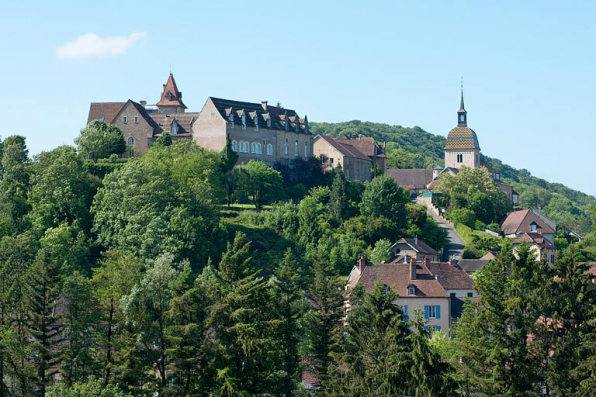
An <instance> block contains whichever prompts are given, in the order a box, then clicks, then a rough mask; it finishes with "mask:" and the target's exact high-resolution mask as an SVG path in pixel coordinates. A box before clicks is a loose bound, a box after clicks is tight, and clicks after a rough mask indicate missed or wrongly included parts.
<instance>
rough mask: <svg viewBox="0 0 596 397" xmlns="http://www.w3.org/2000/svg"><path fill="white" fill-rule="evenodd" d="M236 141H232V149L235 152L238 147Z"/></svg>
mask: <svg viewBox="0 0 596 397" xmlns="http://www.w3.org/2000/svg"><path fill="white" fill-rule="evenodd" d="M236 145H237V144H236V141H232V151H234V152H237V151H238V148H237V147H236Z"/></svg>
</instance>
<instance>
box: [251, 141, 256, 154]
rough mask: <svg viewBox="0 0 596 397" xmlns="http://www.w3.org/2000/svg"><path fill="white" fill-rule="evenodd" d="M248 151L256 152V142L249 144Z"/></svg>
mask: <svg viewBox="0 0 596 397" xmlns="http://www.w3.org/2000/svg"><path fill="white" fill-rule="evenodd" d="M250 152H251V153H256V152H257V144H256V143H254V142H253V143H252V145H250Z"/></svg>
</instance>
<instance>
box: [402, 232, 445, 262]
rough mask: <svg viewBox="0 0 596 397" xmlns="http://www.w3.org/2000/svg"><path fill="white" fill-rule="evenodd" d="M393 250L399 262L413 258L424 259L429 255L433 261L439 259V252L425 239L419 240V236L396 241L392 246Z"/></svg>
mask: <svg viewBox="0 0 596 397" xmlns="http://www.w3.org/2000/svg"><path fill="white" fill-rule="evenodd" d="M391 252H392V253H393V257H394V258H396V261H398V262H404V261H405V262H410V259H411V258H414V259H415V260H417V261H423V260H424V259H425V258H426V257H427V256H428V257H430V260H431V261H432V262H436V261H438V260H439V253H438V252H437V251H435V250H434V249H433V248H432V247H430V246H429V245H428V244H426V243H425V242H424V241H422V240H418V236H416V237H414V238H402V239H400V240H398V241H396V242H395V243H394V244H393V245H392V246H391Z"/></svg>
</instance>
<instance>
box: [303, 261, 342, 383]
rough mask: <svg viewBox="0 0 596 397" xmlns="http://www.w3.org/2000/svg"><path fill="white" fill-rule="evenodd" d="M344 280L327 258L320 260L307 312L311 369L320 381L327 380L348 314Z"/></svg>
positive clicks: (308, 361) (314, 271)
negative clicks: (346, 311) (343, 291)
mask: <svg viewBox="0 0 596 397" xmlns="http://www.w3.org/2000/svg"><path fill="white" fill-rule="evenodd" d="M342 290H343V288H342V281H341V280H340V278H339V275H338V274H337V272H336V270H335V269H334V268H333V266H331V265H330V264H329V263H327V262H326V261H324V260H317V261H316V262H315V264H314V268H313V281H312V284H311V287H310V289H309V291H308V294H307V298H308V300H309V302H310V305H311V309H310V310H309V312H308V313H307V314H306V324H307V331H308V332H307V335H308V343H309V349H308V350H309V355H308V356H307V360H306V361H307V369H308V370H309V371H311V372H312V373H313V374H314V375H315V376H317V377H318V379H319V380H320V381H323V382H325V381H327V379H328V373H329V369H330V368H329V367H330V366H331V365H332V364H333V363H334V361H335V358H334V354H336V353H338V352H339V349H340V340H341V333H342V330H341V326H342V322H341V319H342V317H343V315H344V298H343V295H342Z"/></svg>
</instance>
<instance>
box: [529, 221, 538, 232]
mask: <svg viewBox="0 0 596 397" xmlns="http://www.w3.org/2000/svg"><path fill="white" fill-rule="evenodd" d="M536 230H538V225H537V224H536V223H535V222H532V223H531V224H530V231H531V232H535V231H536Z"/></svg>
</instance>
